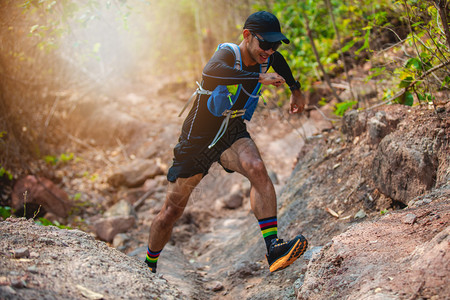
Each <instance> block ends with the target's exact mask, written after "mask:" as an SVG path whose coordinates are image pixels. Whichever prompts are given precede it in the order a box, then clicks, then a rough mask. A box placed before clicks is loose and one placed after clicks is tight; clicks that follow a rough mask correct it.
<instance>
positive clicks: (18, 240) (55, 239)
mask: <svg viewBox="0 0 450 300" xmlns="http://www.w3.org/2000/svg"><path fill="white" fill-rule="evenodd" d="M0 240H1V243H0V265H1V266H2V267H1V275H0V299H23V300H31V299H166V300H169V299H183V295H182V294H181V293H180V292H179V291H178V290H177V289H176V288H175V287H173V286H171V285H169V284H168V282H167V280H166V279H164V278H162V277H160V276H155V274H152V273H151V272H150V271H149V270H148V267H147V266H146V265H145V263H144V262H143V261H142V260H141V259H140V258H139V259H138V258H134V257H129V256H127V255H125V254H124V253H122V252H120V251H118V250H116V249H114V248H111V247H108V246H107V245H106V243H104V242H101V241H97V240H95V239H94V238H93V237H92V236H90V235H89V234H87V233H84V232H82V231H80V230H76V229H75V230H67V229H59V228H57V227H55V226H40V225H37V224H35V223H34V222H32V221H31V220H30V221H26V220H24V219H14V218H10V219H7V220H6V221H3V222H0ZM21 248H28V250H29V256H28V257H26V258H24V257H17V258H15V257H14V256H13V255H12V254H13V253H17V252H18V251H19V250H20V249H21Z"/></svg>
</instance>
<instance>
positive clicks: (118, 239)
mask: <svg viewBox="0 0 450 300" xmlns="http://www.w3.org/2000/svg"><path fill="white" fill-rule="evenodd" d="M129 240H130V237H129V236H128V235H126V234H125V233H119V234H117V235H116V236H115V237H114V239H113V242H112V245H113V247H114V248H119V247H122V246H124V245H125V243H126V242H127V241H129ZM119 250H120V249H119Z"/></svg>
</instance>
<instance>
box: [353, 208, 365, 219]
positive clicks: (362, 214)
mask: <svg viewBox="0 0 450 300" xmlns="http://www.w3.org/2000/svg"><path fill="white" fill-rule="evenodd" d="M366 216H367V215H366V212H365V211H364V210H363V209H360V210H359V211H358V212H357V213H356V214H355V216H354V218H355V219H363V218H365V217H366Z"/></svg>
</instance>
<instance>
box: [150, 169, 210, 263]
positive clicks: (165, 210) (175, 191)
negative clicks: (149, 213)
mask: <svg viewBox="0 0 450 300" xmlns="http://www.w3.org/2000/svg"><path fill="white" fill-rule="evenodd" d="M202 177H203V174H197V175H194V176H192V177H190V178H178V179H177V180H176V181H175V182H174V183H172V182H170V183H169V186H168V188H167V194H166V200H165V202H164V205H163V207H162V208H161V211H160V212H159V213H158V215H157V216H156V217H155V219H154V220H153V222H152V225H151V227H150V234H149V238H148V252H147V260H146V261H147V265H149V267H150V269H151V270H152V271H153V272H155V271H156V261H157V259H158V256H159V253H160V252H161V251H162V249H163V248H164V246H165V245H166V244H167V242H168V241H169V239H170V236H171V234H172V229H173V225H174V224H175V222H176V221H177V220H178V219H179V218H180V217H181V215H182V214H183V212H184V209H185V207H186V205H187V202H188V200H189V196H190V195H191V193H192V191H193V190H194V188H195V187H196V186H197V184H198V183H199V182H200V181H201V180H202Z"/></svg>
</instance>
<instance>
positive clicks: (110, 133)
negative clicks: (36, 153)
mask: <svg viewBox="0 0 450 300" xmlns="http://www.w3.org/2000/svg"><path fill="white" fill-rule="evenodd" d="M174 89H178V90H176V92H174V93H167V90H172V91H174ZM190 91H191V90H190V89H189V88H185V87H184V86H183V85H180V86H178V85H172V86H171V87H170V89H168V88H164V85H160V86H154V85H148V84H146V82H145V81H142V82H134V83H133V84H130V86H121V87H120V89H118V90H117V91H113V92H114V93H113V94H115V95H116V96H115V98H114V99H111V98H106V97H105V98H104V99H103V98H100V99H98V98H97V99H95V101H93V99H85V100H83V101H78V102H76V105H75V104H74V105H73V107H70V110H69V111H70V113H71V115H70V118H69V119H68V121H70V122H73V124H75V125H76V126H75V125H74V126H73V128H76V129H75V130H73V131H71V132H70V133H64V134H65V137H66V139H65V140H66V143H65V144H64V145H62V146H61V153H63V152H64V153H70V152H73V153H74V154H75V157H74V158H73V159H69V160H68V161H65V162H64V161H61V160H60V161H58V162H56V163H55V164H54V165H53V166H48V165H45V167H44V166H42V165H43V164H44V163H43V162H37V163H36V166H35V168H36V169H37V170H40V172H36V174H34V176H30V177H24V178H22V179H20V180H17V181H16V182H15V186H14V189H13V190H12V195H13V196H11V202H12V203H11V204H12V205H13V206H14V207H15V208H16V209H17V211H18V212H17V215H19V216H22V215H24V214H25V215H29V216H30V214H31V216H30V217H33V216H35V217H36V219H37V217H38V216H40V215H43V216H45V218H46V219H48V220H50V221H56V222H59V223H61V224H66V225H69V226H70V227H72V228H78V229H79V230H66V229H57V228H56V227H54V226H49V227H44V226H38V225H35V224H33V222H30V221H25V220H21V219H9V220H7V221H3V222H1V223H0V228H1V231H0V234H1V240H2V242H1V244H0V266H1V268H0V298H5V299H36V298H46V299H47V298H48V299H60V298H67V299H83V298H88V299H102V298H104V299H142V298H148V299H179V298H185V299H238V298H243V299H447V297H448V295H450V290H449V288H448V286H450V285H449V283H450V282H449V279H448V277H449V274H450V265H449V257H448V250H449V248H450V247H449V246H450V240H449V237H448V233H449V232H448V230H449V229H448V228H449V221H450V220H449V205H450V203H449V196H450V185H449V179H450V161H449V154H450V146H449V136H450V122H449V120H450V105H449V102H448V99H447V100H445V99H444V100H445V101H442V102H443V104H442V105H440V106H439V107H438V108H437V109H434V108H433V107H428V105H421V106H417V107H414V108H410V107H406V106H400V105H392V106H381V107H379V108H377V109H375V110H366V111H361V112H357V111H353V112H350V113H348V114H347V115H346V117H345V118H344V119H343V120H339V121H333V120H330V119H335V118H336V117H333V116H332V114H331V113H330V111H331V108H330V107H329V106H326V107H324V108H322V110H321V111H318V110H316V109H314V108H313V106H312V104H313V103H312V104H311V106H310V110H309V111H308V112H307V113H304V114H303V115H302V116H300V117H298V116H289V115H288V114H287V113H286V110H285V109H281V110H280V109H278V108H277V107H276V105H275V104H274V103H272V102H269V104H268V105H267V107H261V108H259V111H258V113H257V116H256V117H255V118H254V120H252V123H250V124H249V131H250V133H251V134H252V136H253V138H254V139H255V141H256V143H257V144H258V146H259V147H260V149H261V154H262V156H263V158H264V160H265V161H266V163H267V166H268V169H269V172H270V175H271V178H272V180H273V182H274V183H275V187H276V190H277V193H278V196H279V232H280V235H281V236H282V237H283V238H291V237H293V236H295V235H296V234H298V233H303V234H304V235H305V236H306V237H307V238H308V240H309V242H310V244H309V250H308V251H307V253H306V254H305V255H304V256H303V257H301V258H300V259H299V260H298V261H297V262H296V263H295V264H293V265H292V266H291V267H289V268H288V269H286V270H283V271H280V272H277V273H274V274H271V273H269V272H268V268H267V263H266V261H265V258H264V244H263V240H262V237H261V233H260V232H259V228H258V226H257V222H256V219H255V218H254V216H253V214H252V212H251V209H250V205H249V201H248V192H249V184H248V183H247V182H246V180H245V179H244V178H243V177H242V176H240V175H237V174H227V173H225V172H224V171H223V170H221V168H220V167H218V166H214V167H213V169H212V170H211V172H210V174H209V175H208V176H207V177H206V178H205V179H204V180H203V181H202V182H201V184H200V185H199V186H198V187H197V188H196V190H195V191H194V193H193V195H192V197H191V199H190V203H189V205H188V207H187V209H186V212H185V214H184V216H183V217H182V219H181V220H180V221H179V222H178V224H177V226H176V227H175V229H174V233H173V236H172V239H171V241H170V243H169V244H168V245H167V247H166V249H164V251H163V253H162V254H161V257H160V260H159V266H158V272H159V274H158V275H154V274H151V273H150V272H148V271H147V270H146V269H145V265H144V264H143V262H142V260H143V258H144V256H145V251H146V241H147V235H148V229H149V226H150V223H151V221H152V219H153V217H154V216H155V215H156V213H157V212H158V211H159V209H160V207H161V205H162V202H163V200H164V191H165V185H166V181H165V176H164V174H165V172H166V171H167V168H168V166H169V165H170V161H171V155H172V153H171V149H172V147H173V146H174V145H175V143H176V140H177V136H178V133H179V128H180V125H181V122H182V118H178V117H177V114H178V112H179V108H180V107H181V106H182V105H183V104H184V99H186V98H187V97H188V96H189V94H190ZM68 94H69V95H70V94H72V96H71V97H75V96H73V93H68ZM68 97H69V96H68ZM75 98H76V97H75ZM310 99H312V97H310ZM65 100H66V101H67V103H70V97H69V98H68V99H65ZM43 170H44V171H43ZM44 187H45V188H44ZM25 191H27V193H25ZM49 191H50V192H49ZM24 201H25V202H27V205H26V207H28V210H26V211H24V210H23V209H22V208H23V207H24V205H23V202H24ZM38 204H40V205H41V208H40V210H39V213H34V212H33V208H35V209H36V208H37V207H39V205H38ZM80 230H82V231H83V232H82V231H80ZM84 232H87V233H84ZM93 237H95V239H94V238H93ZM101 240H102V241H101ZM103 241H104V242H103Z"/></svg>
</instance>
